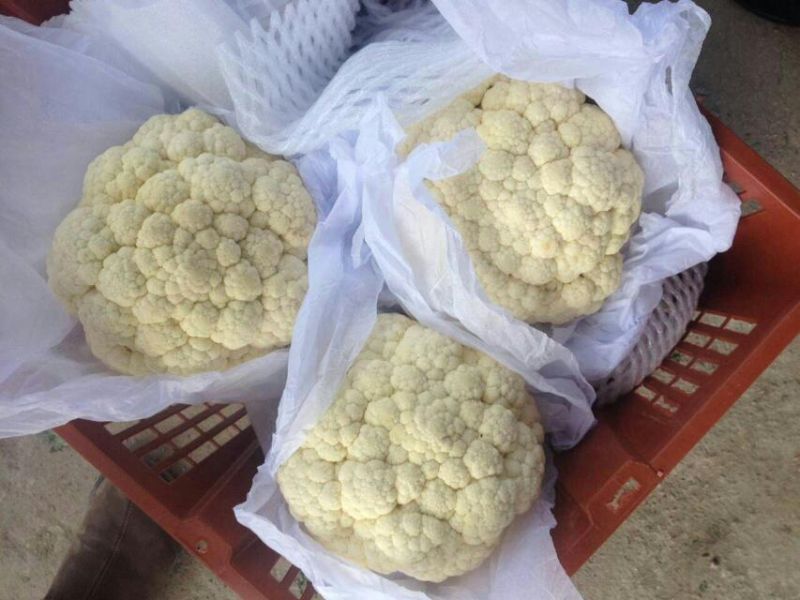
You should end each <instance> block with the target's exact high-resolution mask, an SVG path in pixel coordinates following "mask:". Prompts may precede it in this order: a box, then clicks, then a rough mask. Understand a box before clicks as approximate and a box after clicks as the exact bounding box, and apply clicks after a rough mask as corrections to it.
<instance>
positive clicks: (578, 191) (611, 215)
mask: <svg viewBox="0 0 800 600" xmlns="http://www.w3.org/2000/svg"><path fill="white" fill-rule="evenodd" d="M469 127H474V128H475V129H476V130H477V132H478V135H479V136H480V137H481V139H483V141H484V142H485V144H486V146H487V149H486V151H485V152H484V154H483V156H482V157H481V159H480V161H479V162H478V164H477V165H476V166H475V167H474V168H472V169H470V170H469V171H467V172H466V173H463V174H461V175H458V176H456V177H452V178H449V179H445V180H442V181H434V182H428V187H429V189H431V191H432V193H433V195H434V197H435V198H436V199H437V201H438V202H439V203H440V204H441V205H442V206H443V208H444V209H445V210H446V211H447V213H448V214H449V215H450V218H451V219H452V220H453V223H454V224H455V226H456V227H457V228H458V230H459V231H460V232H461V236H462V237H463V239H464V242H465V244H466V247H467V249H468V251H469V254H470V257H471V258H472V262H473V265H474V267H475V271H476V273H477V275H478V278H479V280H480V281H481V283H482V285H483V287H484V289H485V290H486V293H487V294H488V295H489V297H490V298H491V299H492V300H493V301H495V302H497V303H498V304H500V305H502V306H504V307H505V308H507V309H508V310H509V311H511V312H512V313H513V314H514V315H515V316H516V317H518V318H520V319H522V320H524V321H528V322H532V323H564V322H566V321H569V320H571V319H573V318H575V317H578V316H580V315H586V314H591V313H593V312H595V311H597V310H598V309H599V308H600V306H601V305H602V303H603V301H604V300H605V299H606V298H607V297H608V296H609V295H610V294H611V293H613V292H614V291H615V290H616V289H617V287H619V283H620V278H621V275H622V255H621V252H620V250H621V248H622V246H623V244H625V242H626V241H627V239H628V236H629V234H630V230H631V226H632V225H633V224H634V223H635V222H636V220H637V218H638V217H639V211H640V208H641V196H642V188H643V185H644V176H643V174H642V171H641V169H640V168H639V166H638V165H637V164H636V161H635V160H634V158H633V155H631V153H630V152H628V151H627V150H625V149H623V148H621V147H620V137H619V133H618V132H617V130H616V128H615V127H614V124H613V122H612V121H611V119H610V118H609V117H608V116H607V115H606V114H605V113H604V112H603V111H602V110H600V109H599V108H598V107H597V106H595V105H593V104H587V103H586V98H585V97H584V95H583V94H581V93H580V92H579V91H577V90H571V89H567V88H565V87H562V86H559V85H555V84H538V83H527V82H522V81H513V80H509V79H507V78H503V77H500V78H497V79H494V80H492V81H490V82H487V83H486V84H485V85H483V86H481V87H480V88H478V89H476V90H473V91H472V92H470V93H468V94H466V95H465V96H463V97H461V98H459V99H457V100H455V101H454V102H453V103H451V104H450V105H449V106H447V107H445V108H444V109H443V110H441V111H440V112H438V113H436V114H434V115H433V116H431V117H429V118H428V119H426V120H424V121H422V122H420V123H418V124H416V125H414V126H412V127H410V128H409V130H408V137H407V139H406V140H405V142H404V144H403V146H402V147H401V153H402V154H406V153H408V152H410V151H411V149H413V148H414V147H415V146H416V145H418V144H420V143H424V142H432V141H444V140H448V139H450V138H452V137H453V136H454V135H455V134H456V133H457V132H458V131H460V130H462V129H466V128H469Z"/></svg>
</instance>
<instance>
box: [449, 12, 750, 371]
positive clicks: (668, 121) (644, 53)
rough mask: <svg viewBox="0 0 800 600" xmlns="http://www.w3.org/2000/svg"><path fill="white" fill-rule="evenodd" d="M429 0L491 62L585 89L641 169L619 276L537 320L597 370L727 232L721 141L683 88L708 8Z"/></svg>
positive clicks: (606, 367)
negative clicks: (582, 302)
mask: <svg viewBox="0 0 800 600" xmlns="http://www.w3.org/2000/svg"><path fill="white" fill-rule="evenodd" d="M434 3H435V4H436V6H437V7H438V8H439V10H440V11H441V12H442V14H443V15H444V16H445V17H446V18H447V20H448V21H449V22H450V24H451V25H452V26H453V27H454V29H455V30H456V31H457V32H458V33H459V35H460V36H461V38H462V39H463V40H464V42H465V43H466V44H467V45H468V46H469V47H470V48H471V49H472V50H473V51H474V52H475V53H476V54H477V55H478V56H480V57H481V59H482V60H483V61H484V62H485V63H486V64H488V65H490V66H491V67H492V69H493V70H495V71H497V72H500V73H503V74H505V75H508V76H509V77H513V78H516V79H523V80H529V81H539V82H558V83H562V84H564V85H569V86H573V85H574V86H576V87H578V88H579V89H581V91H583V92H584V93H586V94H587V95H588V96H590V97H591V98H593V99H594V100H595V101H596V102H597V103H598V104H599V105H600V107H601V108H602V109H603V110H604V111H605V112H606V113H608V114H609V115H610V116H611V117H612V119H613V120H614V122H615V124H616V125H617V127H618V129H619V130H620V133H621V135H622V138H623V140H624V141H625V143H626V144H628V145H629V148H630V149H631V150H632V152H633V153H634V155H635V156H636V158H637V160H638V161H639V164H640V165H641V166H642V168H643V170H644V172H645V190H644V199H643V212H642V216H641V218H640V220H639V225H638V227H637V228H636V230H635V231H634V233H633V235H632V238H631V240H630V242H629V244H628V246H627V248H626V249H625V263H624V267H623V277H622V282H621V285H620V288H619V289H618V290H617V292H615V293H614V294H613V295H612V296H611V297H610V298H609V299H608V300H607V301H606V302H605V304H604V305H603V307H602V309H601V310H600V311H599V312H597V313H595V314H593V315H589V316H587V317H584V318H581V319H578V320H576V321H575V322H573V323H570V324H568V325H566V326H560V327H547V328H544V330H545V331H547V332H548V333H550V334H551V335H552V336H553V338H554V339H556V340H558V341H560V342H562V343H564V344H565V345H566V346H567V347H568V348H569V349H570V350H572V352H573V353H574V354H575V356H576V357H577V359H578V361H579V363H580V366H581V371H582V372H583V373H584V375H585V376H586V377H587V378H588V379H589V380H590V381H597V380H600V379H602V378H604V377H606V376H608V375H609V374H610V373H611V371H613V369H614V368H615V367H616V366H617V365H618V364H619V363H620V361H621V360H622V359H623V358H624V357H625V356H626V355H627V354H628V352H629V351H630V350H631V348H632V347H633V346H634V345H635V343H636V341H637V339H638V337H639V335H640V334H641V331H642V329H643V328H644V325H645V324H646V322H647V319H648V318H649V316H650V313H651V312H652V310H653V309H654V308H655V306H656V305H657V304H658V302H659V300H660V298H661V282H662V281H663V280H664V279H665V278H667V277H670V276H672V275H674V274H676V273H679V272H681V271H682V270H684V269H687V268H689V267H691V266H693V265H695V264H697V263H700V262H703V261H707V260H709V259H710V258H711V257H712V256H713V255H714V254H716V253H717V252H721V251H724V250H726V249H727V248H728V247H730V244H731V242H732V240H733V234H734V232H735V230H736V224H737V222H738V218H739V201H738V199H737V198H736V196H735V194H734V193H733V192H732V191H731V190H730V189H729V188H728V186H727V185H725V184H724V183H723V182H722V164H721V161H720V158H719V149H718V147H717V144H716V142H715V140H714V137H713V135H712V133H711V129H710V127H709V126H708V123H707V122H706V121H705V119H704V118H703V117H702V116H701V115H700V112H699V110H698V108H697V105H696V103H695V101H694V98H693V96H692V94H691V91H690V89H689V79H690V77H691V73H692V70H693V69H694V65H695V62H696V60H697V56H698V54H699V52H700V48H701V45H702V42H703V39H704V38H705V35H706V32H707V30H708V27H709V25H710V19H709V17H708V15H707V14H706V13H705V12H704V11H703V10H702V9H700V8H699V7H698V6H696V5H695V4H694V3H693V2H691V1H689V0H680V1H679V2H676V3H672V2H660V3H658V4H646V3H645V4H642V5H641V6H640V7H639V8H638V9H637V11H636V12H635V13H634V14H633V15H629V14H628V8H627V5H626V4H625V3H624V2H617V1H614V0H571V1H560V2H551V1H544V0H541V1H540V0H528V1H524V0H509V1H507V2H502V3H497V2H487V1H485V0H466V1H461V0H459V1H458V2H456V1H454V0H434ZM451 266H452V265H451ZM480 332H481V333H482V332H483V329H481V330H480ZM481 333H478V335H481Z"/></svg>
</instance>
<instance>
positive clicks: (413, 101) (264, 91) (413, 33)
mask: <svg viewBox="0 0 800 600" xmlns="http://www.w3.org/2000/svg"><path fill="white" fill-rule="evenodd" d="M358 9H359V5H358V2H357V1H355V0H296V1H292V2H289V3H288V4H286V6H285V7H283V8H282V9H281V10H277V11H275V12H274V13H273V14H272V16H271V18H270V19H269V22H268V24H267V26H266V28H265V27H264V26H263V25H262V23H260V22H259V21H258V20H253V21H251V22H250V26H249V29H248V30H246V31H240V32H238V33H237V34H236V36H234V40H233V42H232V43H230V44H227V45H226V46H225V47H223V48H222V49H221V52H220V56H221V65H222V70H223V74H224V77H225V80H226V82H227V84H228V87H229V89H230V92H231V96H232V98H233V102H234V106H235V110H236V121H237V125H238V127H239V128H240V129H241V131H242V133H243V134H244V135H245V136H246V137H248V138H249V139H250V140H251V141H253V142H254V143H256V144H258V145H259V146H261V147H262V148H263V149H264V150H266V151H268V152H272V153H275V154H283V155H293V154H299V153H306V152H309V151H311V150H313V149H315V148H317V147H319V146H321V145H322V144H323V143H324V142H325V141H327V140H329V139H331V138H332V137H334V136H335V135H336V134H338V133H340V132H342V131H347V130H349V129H354V128H355V127H356V126H357V125H358V123H359V122H360V120H361V118H362V116H363V114H364V110H365V109H366V108H367V107H368V106H369V105H370V104H371V102H372V101H373V100H374V99H375V98H376V97H377V96H379V95H384V96H385V98H386V99H387V101H388V102H389V105H390V107H391V108H392V109H393V110H395V112H396V114H397V117H398V119H399V120H400V121H401V123H409V122H413V121H415V120H418V119H421V118H423V117H424V116H426V115H427V114H430V113H431V112H433V111H435V110H436V109H438V108H441V107H442V106H444V105H445V104H447V102H449V101H450V100H452V98H454V97H456V96H458V95H459V94H460V93H463V92H465V91H467V90H468V89H470V88H472V87H474V86H476V85H478V84H479V83H481V82H482V81H483V80H485V79H486V78H487V77H489V76H491V74H492V71H491V70H490V69H489V67H487V66H486V65H485V64H483V63H482V62H481V61H480V59H479V58H478V57H477V56H476V55H475V54H474V53H473V52H472V51H470V50H469V49H468V48H467V47H466V45H465V44H464V43H463V42H462V41H461V40H460V39H459V37H458V36H457V35H456V34H455V32H454V31H453V30H452V29H451V28H450V26H449V25H448V24H447V22H446V21H445V20H444V19H443V18H442V17H441V15H439V13H438V12H437V11H436V10H435V8H433V7H432V6H426V5H423V4H422V3H420V2H408V3H406V5H405V6H404V7H402V8H401V9H400V10H388V9H386V7H383V6H382V5H380V4H378V3H375V2H371V3H367V5H366V6H365V7H364V11H363V12H362V14H360V15H359V20H358V28H357V29H356V13H357V11H358ZM366 42H370V44H369V45H368V46H366V47H363V48H361V49H357V48H358V47H359V46H362V45H364V44H365V43H366ZM354 47H355V48H356V51H355V53H353V54H352V55H349V56H348V54H349V52H350V51H351V50H352V49H353V48H354ZM337 69H338V70H337ZM443 81H447V85H442V82H443Z"/></svg>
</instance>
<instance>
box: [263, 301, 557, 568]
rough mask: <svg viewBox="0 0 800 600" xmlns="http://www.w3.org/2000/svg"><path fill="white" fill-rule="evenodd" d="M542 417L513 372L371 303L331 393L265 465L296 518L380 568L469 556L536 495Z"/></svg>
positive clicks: (477, 555) (460, 563)
mask: <svg viewBox="0 0 800 600" xmlns="http://www.w3.org/2000/svg"><path fill="white" fill-rule="evenodd" d="M543 439H544V430H543V429H542V426H541V424H540V422H539V415H538V412H537V410H536V407H535V404H534V402H533V399H532V398H531V396H529V395H528V393H527V392H526V390H525V385H524V382H523V380H522V378H521V377H520V376H518V375H517V374H515V373H513V372H511V371H509V370H508V369H506V368H505V367H502V366H500V365H499V364H498V363H496V362H495V361H494V360H492V359H491V358H489V357H488V356H486V355H483V354H481V353H479V352H477V351H475V350H473V349H471V348H467V347H465V346H462V345H461V344H458V343H457V342H454V341H452V340H450V339H448V338H446V337H444V336H442V335H440V334H439V333H437V332H435V331H433V330H431V329H428V328H426V327H423V326H421V325H419V324H417V323H416V322H414V321H411V320H410V319H408V318H406V317H404V316H401V315H394V314H392V315H389V314H387V315H380V316H379V317H378V322H377V324H376V326H375V328H374V330H373V332H372V334H371V336H370V338H369V339H368V341H367V343H366V347H365V348H364V350H363V351H362V352H361V354H360V355H359V356H358V358H357V359H356V361H355V362H354V364H353V365H352V367H351V369H350V371H349V372H348V374H347V377H346V379H345V382H344V384H343V385H342V388H341V389H340V390H339V393H338V395H337V396H336V399H335V400H334V402H333V404H332V405H331V406H330V407H329V409H328V410H327V411H326V413H325V414H324V415H323V417H322V418H321V419H320V421H319V422H318V423H317V425H316V426H315V427H314V428H313V429H312V430H311V431H310V433H309V434H308V436H307V438H306V440H305V442H304V444H303V445H302V447H301V448H300V449H298V450H297V451H296V452H295V453H294V454H293V455H292V456H291V457H290V458H289V459H288V460H287V461H286V463H284V464H283V465H282V466H281V468H280V470H279V471H278V484H279V485H280V488H281V491H282V493H283V495H284V498H285V499H286V502H287V503H288V505H289V508H290V510H291V512H292V514H293V515H294V517H295V518H296V519H298V520H299V521H301V522H303V523H304V524H305V526H306V528H307V529H308V531H309V532H310V533H311V534H312V535H313V536H314V537H315V538H316V539H317V540H318V541H319V542H320V543H321V544H323V545H324V546H325V547H327V548H328V549H330V550H331V551H333V552H335V553H337V554H339V555H341V556H343V557H345V558H348V559H350V560H352V561H354V562H356V563H358V564H361V565H363V566H365V567H367V568H370V569H372V570H374V571H377V572H379V573H384V574H388V573H393V572H402V573H405V574H407V575H410V576H412V577H415V578H417V579H420V580H423V581H442V580H444V579H446V578H448V577H452V576H454V575H459V574H461V573H466V572H467V571H470V570H471V569H474V568H475V567H477V566H478V565H479V564H480V563H481V562H482V561H483V560H484V559H485V558H486V557H487V556H488V555H489V554H490V553H491V552H492V550H493V549H494V548H495V546H496V545H497V544H498V542H499V540H500V537H501V535H502V533H503V531H504V530H505V529H506V527H508V525H509V524H510V523H511V521H512V519H513V518H514V516H515V515H517V514H520V513H522V512H525V511H527V510H528V509H529V508H530V506H531V504H532V503H533V501H534V500H535V499H536V498H537V497H538V495H539V492H540V487H541V480H542V474H543V472H544V452H543V448H542V441H543Z"/></svg>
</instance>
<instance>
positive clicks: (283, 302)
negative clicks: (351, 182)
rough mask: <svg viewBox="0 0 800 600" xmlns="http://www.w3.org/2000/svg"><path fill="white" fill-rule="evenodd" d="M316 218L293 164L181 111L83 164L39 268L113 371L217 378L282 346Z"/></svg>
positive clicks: (200, 115)
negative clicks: (79, 191) (80, 184)
mask: <svg viewBox="0 0 800 600" xmlns="http://www.w3.org/2000/svg"><path fill="white" fill-rule="evenodd" d="M315 223H316V212H315V209H314V205H313V202H312V200H311V197H310V196H309V194H308V192H307V191H306V189H305V187H304V186H303V183H302V181H301V179H300V177H299V176H298V174H297V171H296V169H295V168H294V167H293V166H292V165H291V164H289V163H288V162H286V161H283V160H277V159H275V158H274V157H271V156H269V155H267V154H265V153H263V152H261V151H260V150H258V149H257V148H255V147H254V146H251V145H249V144H247V143H245V142H244V141H243V140H242V138H241V137H239V135H238V134H237V133H236V132H235V131H234V130H233V129H231V128H230V127H225V126H224V125H222V124H221V123H219V122H218V121H217V120H216V119H215V118H214V117H212V116H210V115H208V114H206V113H204V112H203V111H200V110H198V109H189V110H187V111H186V112H184V113H183V114H180V115H158V116H155V117H152V118H151V119H149V120H148V121H147V122H146V123H144V124H143V125H142V126H141V127H140V128H139V130H138V131H137V132H136V134H135V135H134V136H133V139H132V140H131V141H129V142H127V143H126V144H124V145H123V146H115V147H113V148H109V149H108V150H106V151H105V152H103V154H101V155H100V156H98V157H97V158H96V159H95V160H94V161H93V162H92V163H91V164H90V165H89V168H88V170H87V172H86V177H85V179H84V188H83V198H82V199H81V201H80V204H79V205H78V207H77V208H76V209H75V210H73V211H72V212H71V213H70V214H69V215H67V217H66V218H65V219H64V221H63V222H62V223H61V224H60V225H59V227H58V229H57V230H56V233H55V238H54V240H53V247H52V249H51V251H50V255H49V257H48V264H47V272H48V277H49V281H50V286H51V288H52V289H53V292H54V293H55V294H56V295H57V296H58V297H59V298H60V299H61V300H62V301H63V302H64V303H65V305H66V306H67V308H68V309H69V310H70V311H71V312H72V313H74V314H77V316H78V318H79V319H80V321H81V323H82V324H83V328H84V331H85V333H86V339H87V341H88V342H89V346H90V347H91V350H92V352H93V353H94V354H95V356H97V357H98V358H99V359H100V360H102V361H103V362H104V363H106V364H107V365H108V366H109V367H111V368H113V369H116V370H117V371H121V372H123V373H129V374H132V375H141V374H146V373H159V372H169V373H178V374H187V373H194V372H198V371H206V370H217V369H225V368H227V367H230V366H232V365H234V364H237V363H239V362H242V361H244V360H247V359H249V358H252V357H255V356H258V355H260V354H263V353H265V352H267V351H269V350H271V349H274V348H276V347H280V346H285V345H287V344H288V343H289V341H290V338H291V332H292V327H293V324H294V319H295V316H296V314H297V311H298V309H299V307H300V303H301V302H302V300H303V296H304V295H305V292H306V288H307V269H306V248H307V246H308V242H309V240H310V237H311V234H312V232H313V229H314V226H315Z"/></svg>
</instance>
